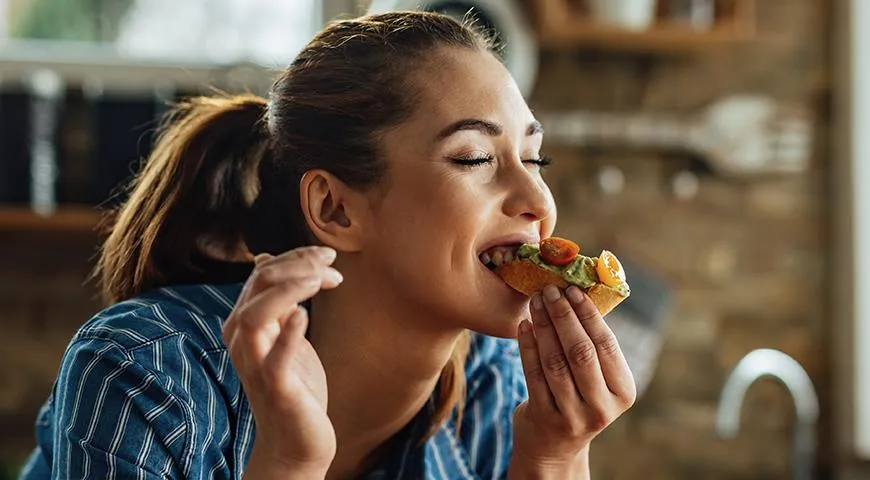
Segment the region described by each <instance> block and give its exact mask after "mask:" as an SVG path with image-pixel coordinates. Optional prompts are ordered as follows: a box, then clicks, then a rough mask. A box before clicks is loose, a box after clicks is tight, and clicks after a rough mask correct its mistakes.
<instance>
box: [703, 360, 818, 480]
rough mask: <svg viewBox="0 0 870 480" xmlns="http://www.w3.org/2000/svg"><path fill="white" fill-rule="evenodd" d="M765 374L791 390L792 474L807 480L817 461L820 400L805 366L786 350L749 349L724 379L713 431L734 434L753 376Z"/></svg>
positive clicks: (731, 435)
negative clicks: (793, 420) (792, 420)
mask: <svg viewBox="0 0 870 480" xmlns="http://www.w3.org/2000/svg"><path fill="white" fill-rule="evenodd" d="M764 377H771V378H775V379H776V380H778V381H779V382H780V383H781V384H782V385H783V386H785V388H786V389H787V390H788V392H789V393H790V394H791V397H792V400H793V402H794V406H795V414H796V423H795V426H794V435H793V436H792V450H791V455H792V459H791V468H792V478H794V479H795V480H810V479H812V478H813V466H814V464H815V461H816V431H815V429H816V421H817V420H818V417H819V401H818V397H817V395H816V391H815V389H814V387H813V383H812V381H811V380H810V376H809V375H808V374H807V372H806V370H804V368H803V367H802V366H801V365H800V363H798V362H797V361H796V360H795V359H794V358H792V357H790V356H788V355H786V354H785V353H783V352H780V351H779V350H773V349H769V348H761V349H757V350H753V351H751V352H749V353H748V354H746V356H744V357H743V358H742V359H741V360H740V361H739V362H738V363H737V366H735V367H734V370H732V371H731V374H730V375H729V376H728V379H727V380H726V381H725V386H724V387H723V389H722V394H721V396H720V398H719V411H718V413H717V416H716V431H717V433H718V434H719V435H720V436H722V437H726V438H734V437H735V436H736V435H737V431H738V430H739V427H740V410H741V407H742V405H743V398H744V396H745V395H746V391H747V390H748V389H749V387H750V386H751V385H752V384H753V383H755V381H756V380H758V379H761V378H764Z"/></svg>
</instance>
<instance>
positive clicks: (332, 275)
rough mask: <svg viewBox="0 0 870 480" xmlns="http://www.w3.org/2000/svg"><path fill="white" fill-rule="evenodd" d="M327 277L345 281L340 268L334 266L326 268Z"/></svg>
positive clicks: (335, 280) (336, 281) (334, 280)
mask: <svg viewBox="0 0 870 480" xmlns="http://www.w3.org/2000/svg"><path fill="white" fill-rule="evenodd" d="M326 278H327V279H329V280H332V281H333V282H335V283H341V282H342V281H344V276H343V275H342V274H341V272H339V271H338V270H336V269H334V268H327V269H326Z"/></svg>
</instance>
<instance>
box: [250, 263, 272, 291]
mask: <svg viewBox="0 0 870 480" xmlns="http://www.w3.org/2000/svg"><path fill="white" fill-rule="evenodd" d="M278 275H279V271H278V269H277V268H275V266H274V265H263V266H258V267H257V268H255V269H254V273H253V275H252V277H253V278H252V283H253V286H254V288H255V289H257V290H262V289H264V288H267V287H269V286H270V285H274V284H275V283H276V282H277V281H278Z"/></svg>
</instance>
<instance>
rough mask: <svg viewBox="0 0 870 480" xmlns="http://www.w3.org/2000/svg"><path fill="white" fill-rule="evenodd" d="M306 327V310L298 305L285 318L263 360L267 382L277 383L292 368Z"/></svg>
mask: <svg viewBox="0 0 870 480" xmlns="http://www.w3.org/2000/svg"><path fill="white" fill-rule="evenodd" d="M307 329H308V312H307V311H306V310H305V309H304V308H302V307H299V308H297V309H296V310H294V311H293V313H291V314H290V315H289V316H288V318H287V319H286V320H285V322H284V325H283V326H282V327H281V333H279V334H278V337H277V338H276V339H275V343H274V345H273V346H272V349H271V350H270V351H269V353H268V355H266V358H265V360H264V362H263V366H264V374H265V375H266V379H265V380H266V381H267V382H272V384H273V385H279V384H280V382H281V381H282V379H283V378H286V374H287V372H289V371H291V370H292V369H293V362H294V355H296V354H298V353H299V350H300V349H299V346H300V345H301V342H302V341H304V339H305V331H306V330H307Z"/></svg>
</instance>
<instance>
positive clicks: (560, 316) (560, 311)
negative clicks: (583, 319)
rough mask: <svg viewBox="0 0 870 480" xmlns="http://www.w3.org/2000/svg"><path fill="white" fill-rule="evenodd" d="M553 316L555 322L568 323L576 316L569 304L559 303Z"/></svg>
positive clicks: (554, 308)
mask: <svg viewBox="0 0 870 480" xmlns="http://www.w3.org/2000/svg"><path fill="white" fill-rule="evenodd" d="M551 315H552V317H553V321H556V322H567V321H570V320H571V317H572V316H573V315H574V310H572V309H571V307H570V306H568V304H567V303H565V302H559V303H558V304H556V305H555V306H554V307H553V313H552V314H551Z"/></svg>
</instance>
